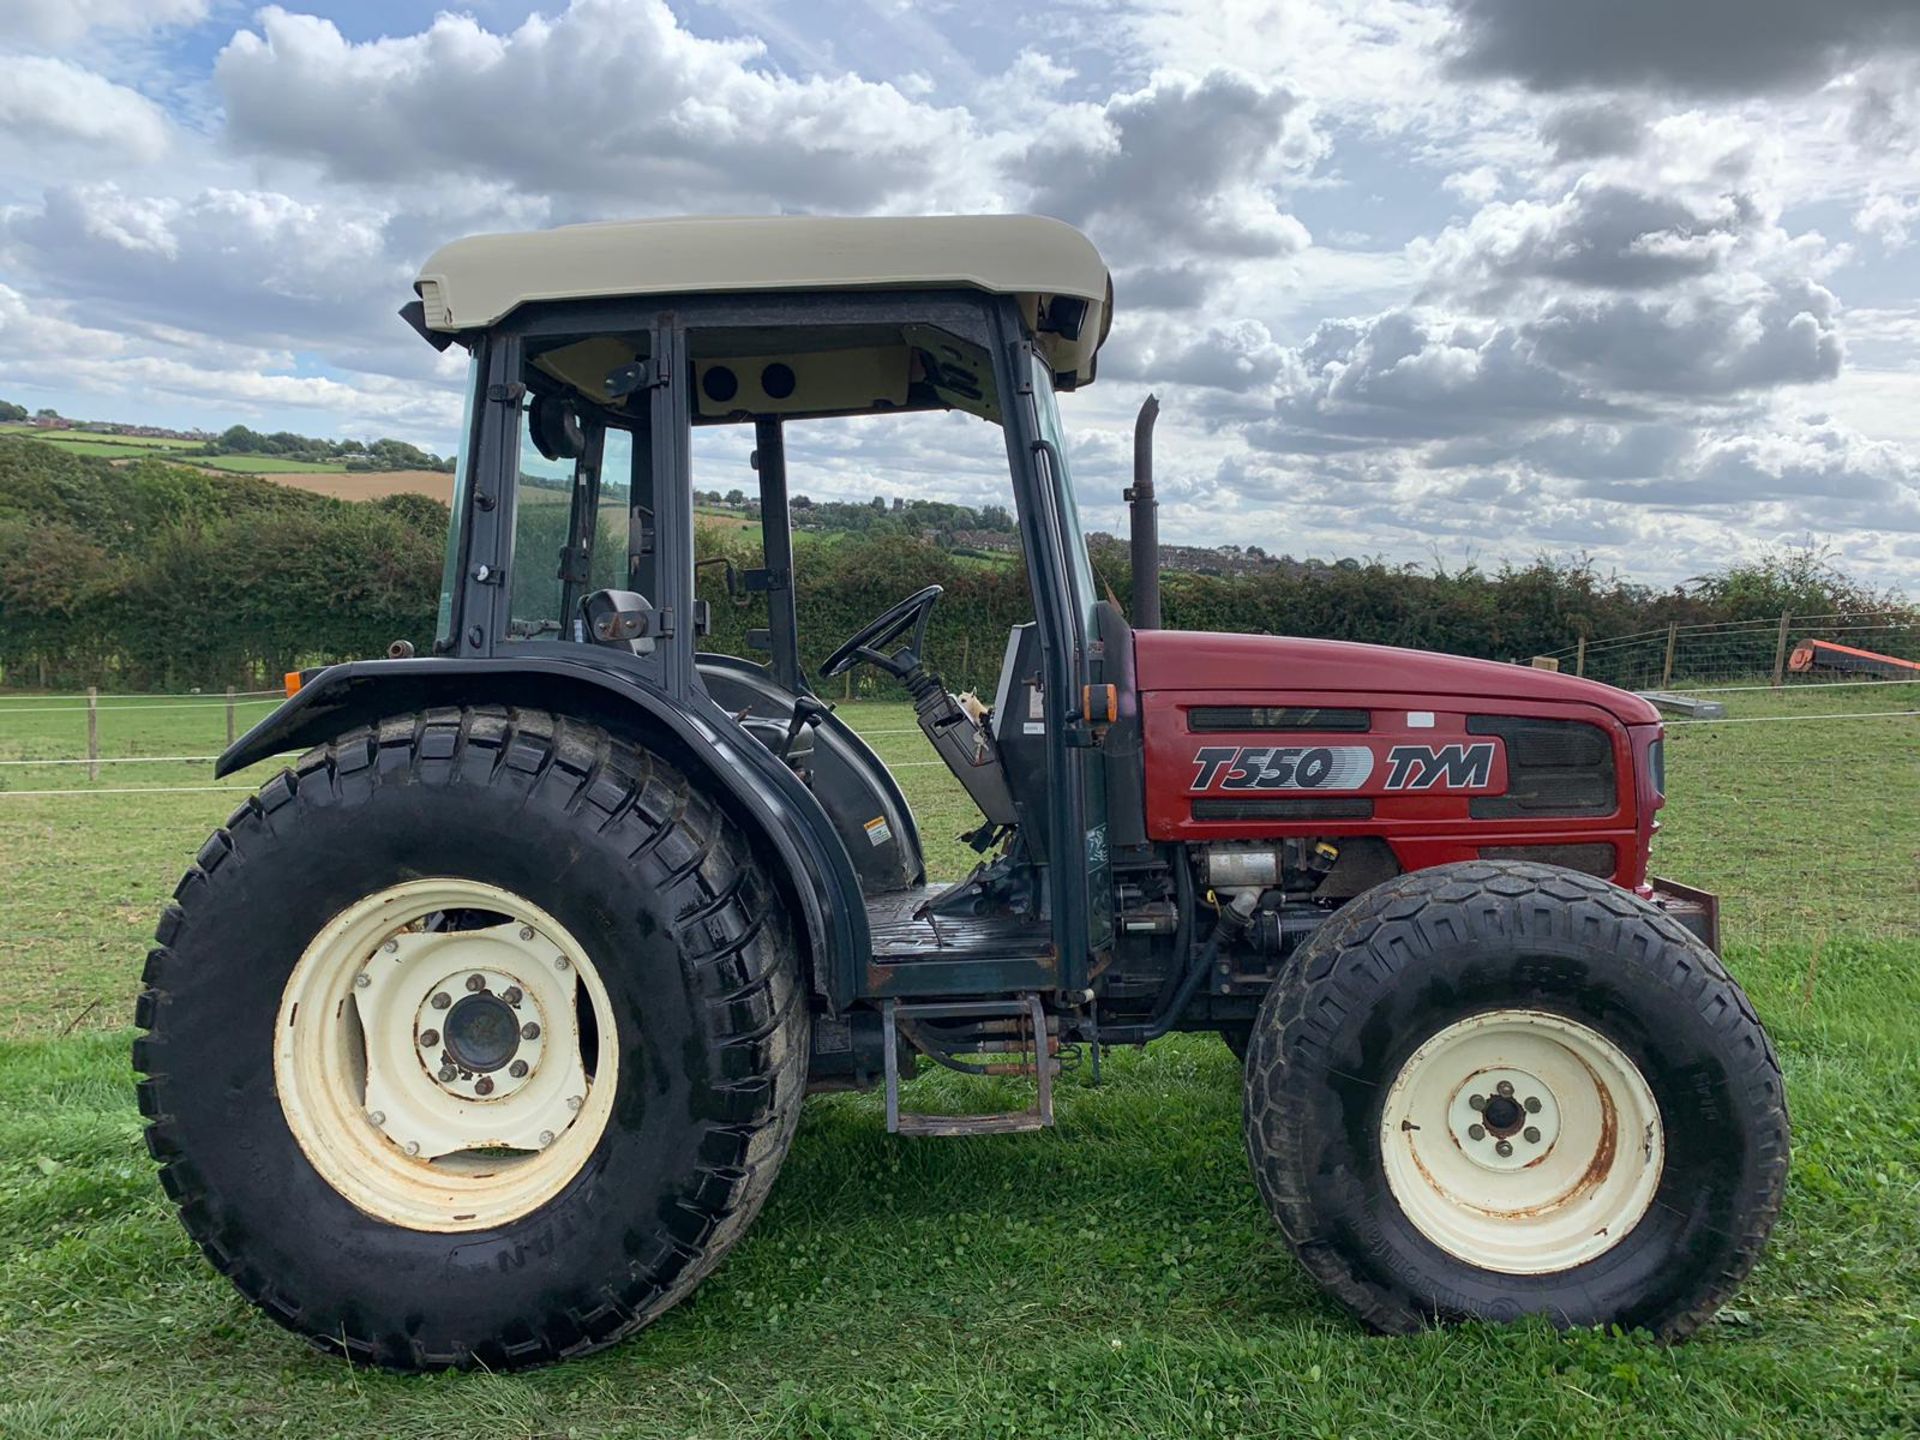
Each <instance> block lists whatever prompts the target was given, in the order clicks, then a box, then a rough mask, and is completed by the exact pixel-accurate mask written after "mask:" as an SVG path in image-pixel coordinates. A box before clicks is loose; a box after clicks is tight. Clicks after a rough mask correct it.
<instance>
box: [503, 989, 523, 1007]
mask: <svg viewBox="0 0 1920 1440" xmlns="http://www.w3.org/2000/svg"><path fill="white" fill-rule="evenodd" d="M500 998H501V999H502V1000H504V1001H506V1002H507V1004H509V1005H518V1004H519V1003H520V1002H521V1001H522V1000H524V999H526V998H527V997H526V996H525V995H523V994H521V993H520V987H519V986H518V985H509V986H508V987H507V988H506V989H504V990H502V991H501V992H500Z"/></svg>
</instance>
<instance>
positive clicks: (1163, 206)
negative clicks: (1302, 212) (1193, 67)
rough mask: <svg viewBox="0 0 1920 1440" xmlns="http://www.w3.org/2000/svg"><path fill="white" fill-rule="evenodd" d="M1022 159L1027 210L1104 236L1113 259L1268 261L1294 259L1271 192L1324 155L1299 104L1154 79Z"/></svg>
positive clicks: (1291, 235)
mask: <svg viewBox="0 0 1920 1440" xmlns="http://www.w3.org/2000/svg"><path fill="white" fill-rule="evenodd" d="M1074 119H1076V120H1077V121H1078V122H1079V123H1078V124H1075V125H1071V126H1062V127H1056V128H1055V129H1053V130H1052V131H1051V133H1049V134H1047V135H1046V136H1045V138H1043V139H1040V140H1037V141H1035V142H1034V143H1033V144H1032V146H1031V147H1030V148H1028V149H1027V151H1026V153H1025V154H1024V155H1023V156H1022V157H1021V158H1020V160H1019V162H1018V165H1017V167H1016V170H1017V173H1018V174H1019V175H1020V176H1021V177H1022V178H1023V179H1024V181H1025V183H1026V185H1027V186H1028V187H1030V189H1031V194H1032V200H1033V203H1034V204H1035V206H1036V208H1038V209H1041V210H1043V211H1045V212H1046V213H1048V214H1052V215H1058V216H1059V217H1060V218H1062V219H1064V220H1069V221H1072V222H1073V223H1074V224H1077V225H1082V226H1085V227H1088V228H1089V229H1093V230H1096V231H1099V232H1101V233H1102V235H1103V236H1104V237H1105V238H1106V243H1107V244H1108V245H1109V246H1111V247H1114V248H1116V249H1117V250H1118V253H1119V255H1120V257H1121V258H1122V259H1123V260H1132V261H1133V262H1135V263H1147V262H1149V261H1151V262H1155V263H1158V262H1161V261H1163V260H1164V257H1165V254H1166V252H1167V251H1169V250H1171V251H1174V252H1177V253H1180V254H1184V255H1188V256H1193V255H1207V256H1219V257H1232V258H1240V259H1249V258H1272V257H1277V256H1283V255H1289V254H1292V253H1294V252H1296V251H1299V250H1301V249H1304V248H1305V247H1306V245H1307V244H1308V243H1309V240H1310V237H1309V236H1308V234H1307V231H1306V227H1305V226H1303V225H1302V224H1301V223H1300V222H1299V221H1298V220H1297V219H1295V218H1294V217H1293V216H1292V215H1289V214H1288V213H1286V211H1285V209H1284V208H1283V207H1282V205H1281V203H1280V197H1279V192H1280V190H1281V188H1282V187H1283V186H1284V185H1285V183H1286V181H1287V180H1288V179H1289V178H1293V177H1298V176H1300V175H1303V174H1304V173H1305V172H1307V171H1308V170H1310V169H1311V168H1312V167H1313V165H1314V164H1316V163H1317V162H1318V160H1319V159H1320V158H1321V155H1322V154H1323V152H1324V143H1325V142H1324V140H1323V139H1322V137H1321V136H1319V135H1318V134H1317V132H1315V130H1314V129H1313V127H1312V125H1311V123H1310V122H1309V120H1308V118H1307V117H1306V115H1305V113H1304V112H1303V111H1302V109H1301V107H1300V104H1299V101H1298V99H1297V98H1296V97H1295V96H1294V95H1293V94H1291V93H1290V92H1289V91H1287V90H1286V89H1284V88H1282V87H1279V86H1273V85H1266V84H1263V83H1261V82H1260V81H1258V80H1254V79H1252V78H1250V77H1248V76H1246V75H1242V74H1237V73H1234V72H1230V71H1226V70H1212V71H1209V72H1208V73H1207V74H1205V75H1204V76H1201V77H1200V78H1198V79H1195V78H1193V77H1190V76H1186V75H1181V74H1174V73H1169V74H1162V75H1158V76H1156V77H1155V78H1154V79H1153V80H1152V81H1151V82H1149V83H1148V84H1147V85H1146V86H1145V87H1143V88H1141V89H1139V90H1136V91H1133V92H1131V93H1128V94H1123V95H1115V96H1114V97H1113V98H1111V99H1110V100H1108V101H1107V102H1106V104H1105V105H1103V106H1101V107H1099V108H1098V110H1097V111H1090V110H1087V109H1085V108H1084V107H1083V108H1081V109H1080V110H1079V111H1078V112H1077V113H1076V114H1075V116H1074Z"/></svg>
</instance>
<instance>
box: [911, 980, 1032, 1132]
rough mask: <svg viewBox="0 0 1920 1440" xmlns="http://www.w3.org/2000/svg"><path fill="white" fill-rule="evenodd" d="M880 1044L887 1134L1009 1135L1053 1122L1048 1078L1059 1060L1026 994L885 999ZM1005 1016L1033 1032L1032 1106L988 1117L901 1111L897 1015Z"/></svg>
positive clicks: (926, 1017)
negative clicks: (988, 997)
mask: <svg viewBox="0 0 1920 1440" xmlns="http://www.w3.org/2000/svg"><path fill="white" fill-rule="evenodd" d="M883 1012H884V1015H885V1023H884V1024H883V1025H882V1027H881V1028H882V1031H883V1038H882V1043H883V1045H884V1047H885V1054H886V1067H887V1133H888V1134H889V1135H1009V1134H1015V1133H1018V1132H1020V1131H1024V1130H1044V1129H1046V1128H1047V1127H1048V1126H1049V1125H1051V1124H1053V1076H1054V1072H1055V1071H1056V1070H1057V1069H1058V1068H1059V1062H1058V1061H1057V1060H1056V1059H1054V1057H1053V1056H1052V1055H1050V1054H1048V1044H1047V1012H1046V1011H1045V1009H1043V1008H1042V1007H1041V1004H1040V997H1039V996H1038V995H1036V994H1033V993H1031V992H1029V993H1027V994H1023V995H1020V996H1018V997H1017V998H1015V999H1012V1000H929V1001H907V1000H888V1001H886V1002H885V1004H884V1006H883ZM996 1016H1004V1017H1007V1018H1011V1019H1016V1020H1025V1021H1026V1022H1027V1024H1028V1026H1029V1033H1030V1034H1031V1035H1032V1036H1033V1058H1034V1063H1033V1065H1032V1067H1031V1070H1032V1073H1033V1076H1034V1080H1035V1084H1036V1088H1037V1090H1038V1092H1039V1093H1038V1094H1037V1095H1036V1096H1035V1097H1034V1103H1033V1108H1032V1109H1031V1110H1013V1111H1004V1112H1001V1113H999V1114H993V1115H914V1114H905V1115H903V1114H901V1113H900V1054H899V1045H900V1026H899V1022H900V1021H901V1020H902V1019H908V1020H911V1019H915V1018H918V1019H922V1020H962V1019H965V1020H986V1019H992V1018H994V1017H996Z"/></svg>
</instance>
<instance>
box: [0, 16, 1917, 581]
mask: <svg viewBox="0 0 1920 1440" xmlns="http://www.w3.org/2000/svg"><path fill="white" fill-rule="evenodd" d="M0 77H4V80H3V81H0V397H3V398H6V399H9V400H13V401H16V402H18V403H22V404H26V405H28V406H30V407H32V408H38V407H40V406H42V405H51V406H54V407H56V408H58V409H60V410H61V411H62V412H63V413H67V414H71V415H76V416H82V417H88V418H112V419H126V420H141V421H150V422H156V423H164V424H174V425H183V426H189V425H198V426H206V427H212V428H218V427H224V426H225V425H228V424H232V423H235V422H241V423H246V424H249V425H252V426H254V427H255V428H287V429H293V430H298V431H302V432H304V433H308V434H320V435H329V436H355V435H357V436H371V435H378V434H386V435H394V436H396V437H399V438H403V439H408V440H412V441H414V442H415V443H418V444H421V445H423V446H426V447H428V448H430V449H434V450H438V451H440V452H442V453H448V452H450V451H451V450H452V449H453V448H454V443H455V436H456V432H457V430H458V421H459V414H460V398H459V386H460V380H461V376H462V362H461V357H460V354H459V352H458V351H457V350H455V351H454V352H452V353H451V354H449V355H445V356H440V355H436V354H435V353H434V352H433V351H432V350H431V349H430V348H429V347H428V346H426V345H425V344H423V343H422V342H421V341H420V340H419V339H418V338H417V337H416V336H414V335H413V334H412V332H411V331H409V330H408V329H407V328H406V327H405V326H404V324H402V323H401V322H400V321H399V320H398V319H397V318H396V317H395V312H396V310H397V309H398V307H399V306H400V305H401V304H403V303H404V302H405V301H407V300H408V299H410V298H412V291H411V281H412V278H413V276H414V274H415V273H416V271H417V268H418V266H419V264H420V262H421V261H422V260H423V259H424V258H425V257H426V256H427V255H428V254H430V253H431V251H432V250H433V249H434V248H435V247H436V246H437V245H438V244H440V243H441V242H443V241H445V240H448V239H452V238H455V237H457V236H460V235H464V234H470V233H475V232H480V231H488V230H503V229H511V230H519V229H533V228H540V227H544V226H549V225H557V224H565V223H571V222H577V221H583V220H604V219H614V218H621V217H628V216H642V215H660V214H778V213H823V214H847V215H852V214H868V213H874V214H917V213H977V212H998V211H1030V212H1037V213H1042V214H1048V215H1054V216H1058V217H1060V218H1062V219H1065V220H1068V221H1070V222H1072V223H1074V224H1076V225H1078V226H1080V227H1081V228H1082V229H1083V230H1085V231H1086V233H1087V234H1088V235H1089V236H1091V237H1092V239H1093V240H1094V242H1095V243H1096V244H1097V245H1098V246H1099V247H1100V249H1101V251H1102V253H1103V254H1104V255H1105V256H1106V257H1107V260H1108V263H1109V264H1110V266H1111V267H1112V269H1113V273H1114V283H1115V292H1116V316H1115V321H1114V329H1113V335H1112V338H1111V340H1110V341H1109V343H1108V345H1107V348H1106V350H1105V351H1104V352H1103V355H1102V359H1101V369H1100V379H1099V381H1098V383H1096V384H1095V385H1093V386H1091V387H1089V388H1087V389H1085V390H1083V391H1081V392H1079V393H1077V394H1075V395H1072V396H1069V397H1066V399H1065V402H1064V404H1063V407H1062V408H1063V411H1064V413H1065V417H1066V423H1067V425H1068V427H1069V429H1070V431H1071V433H1072V436H1073V440H1072V447H1071V452H1070V458H1071V464H1072V466H1073V469H1074V471H1075V476H1076V483H1077V485H1078V488H1079V490H1080V493H1081V508H1082V514H1083V518H1084V520H1085V523H1086V524H1087V525H1088V526H1089V527H1090V528H1106V529H1111V530H1115V531H1121V530H1123V529H1124V518H1123V515H1122V512H1121V509H1120V506H1119V504H1118V500H1119V492H1120V490H1121V488H1122V487H1123V486H1124V484H1125V483H1126V469H1127V466H1128V462H1129V456H1130V453H1131V425H1132V417H1133V412H1134V410H1135V409H1136V407H1137V406H1138V405H1139V403H1140V401H1141V400H1142V399H1143V398H1144V396H1145V395H1146V393H1147V392H1148V390H1149V389H1152V390H1154V391H1155V392H1157V393H1158V395H1159V397H1160V401H1161V405H1162V416H1161V420H1160V424H1159V431H1158V447H1157V477H1158V481H1159V486H1160V490H1161V493H1162V500H1163V504H1162V526H1163V534H1164V536H1165V538H1167V539H1169V540H1174V541H1181V542H1186V543H1196V544H1217V543H1236V544H1258V545H1261V546H1263V547H1265V548H1266V549H1268V550H1270V551H1272V552H1275V553H1281V552H1285V553H1291V554H1294V555H1297V556H1307V555H1317V556H1322V557H1331V556H1338V555H1375V556H1381V557H1384V558H1386V559H1389V560H1393V561H1400V562H1424V563H1427V564H1441V565H1446V566H1449V567H1457V566H1459V565H1462V564H1466V563H1479V564H1482V565H1491V564H1497V563H1499V562H1500V561H1502V560H1512V561H1516V562H1525V561H1527V560H1530V559H1532V558H1534V557H1536V556H1539V555H1552V556H1559V557H1571V556H1579V555H1586V556H1591V557H1592V558H1593V559H1594V560H1596V561H1597V562H1598V563H1599V564H1600V565H1601V566H1602V568H1608V569H1618V570H1620V571H1621V572H1623V573H1626V574H1628V575H1630V576H1632V577H1634V578H1636V579H1642V580H1646V581H1650V582H1654V583H1660V584H1666V583H1672V582H1677V581H1684V580H1686V579H1688V578H1690V577H1694V576H1698V575H1700V574H1703V573H1705V572H1708V571H1711V570H1714V569H1717V568H1720V567H1722V566H1724V565H1725V564H1727V563H1729V562H1732V561H1736V560H1739V559H1742V558H1748V557H1751V556H1753V555H1757V554H1760V553H1763V552H1765V551H1766V550H1768V549H1769V548H1771V547H1776V546H1779V545H1781V544H1785V543H1795V542H1803V541H1806V540H1808V539H1811V540H1813V541H1814V542H1816V543H1820V544H1825V545H1826V546H1828V547H1830V549H1831V551H1832V553H1833V555H1834V558H1835V559H1836V560H1837V561H1838V562H1839V563H1840V564H1841V565H1842V566H1843V567H1844V568H1846V569H1847V570H1849V571H1850V572H1851V573H1853V574H1855V575H1856V576H1858V577H1860V578H1863V579H1866V580H1868V581H1871V582H1873V583H1876V584H1880V585H1888V586H1895V587H1899V588H1902V589H1905V590H1906V591H1907V592H1908V593H1910V594H1911V593H1914V592H1916V591H1920V583H1916V581H1920V5H1916V4H1915V3H1914V0H1821V3H1819V4H1810V3H1806V0H1687V3H1679V4H1677V3H1675V0H1554V3H1552V4H1543V3H1539V0H1098V3H1095V0H1066V3H1055V4H1050V5H1048V4H1042V5H1035V4H1032V3H1030V0H1028V3H1019V4H1013V3H1006V0H968V3H965V4H961V3H953V0H808V3H806V4H791V3H789V4H782V3H778V0H672V3H668V0H572V3H570V4H562V3H558V0H554V3H549V4H545V5H537V6H529V5H528V4H526V3H524V0H519V3H510V0H476V3H473V4H470V5H467V6H465V7H462V8H448V9H436V8H435V7H433V6H432V5H426V4H415V3H411V0H344V3H331V4H320V3H310V4H308V5H304V6H303V5H300V4H298V3H294V4H290V5H287V6H284V7H283V6H268V7H266V8H256V7H254V6H252V5H248V4H230V3H227V0H0ZM969 427H970V428H969ZM980 428H981V427H980V422H977V421H974V420H972V419H971V418H970V417H958V416H956V417H938V418H936V417H924V416H922V417H911V418H897V419H889V420H884V421H864V422H855V423H852V424H850V425H840V426H836V427H832V428H828V427H825V426H824V425H809V426H796V427H795V431H796V435H795V439H794V443H793V449H792V459H793V466H794V472H795V474H794V486H795V488H796V489H797V490H802V491H805V492H807V493H811V494H813V495H815V496H817V497H826V496H832V497H836V498H865V497H867V496H871V495H872V494H874V493H876V492H878V493H883V494H888V495H893V494H924V495H931V496H938V497H940V498H950V499H960V500H972V501H976V502H977V501H989V500H992V501H1004V500H1005V499H1006V498H1007V481H1006V477H1005V473H1004V459H1003V457H1002V456H1000V455H999V453H998V451H997V449H996V445H997V442H995V441H994V440H993V438H992V437H991V436H987V437H983V436H982V435H980V434H979V433H978V432H979V430H980ZM800 431H805V432H806V433H805V434H799V433H798V432H800ZM729 447H732V448H729ZM739 449H740V446H739V444H738V443H737V440H736V439H735V438H722V439H718V440H713V441H710V442H707V453H706V454H705V455H704V456H703V457H701V458H700V459H699V463H700V464H701V465H702V466H703V468H704V473H705V474H708V475H710V476H711V477H712V483H713V484H714V485H715V486H717V487H718V488H721V489H730V488H732V487H733V485H735V484H739V483H742V481H743V480H744V479H745V478H746V477H745V475H744V473H741V472H739V471H738V465H737V462H738V461H739V460H740V455H739V454H737V453H735V452H736V451H738V450H739Z"/></svg>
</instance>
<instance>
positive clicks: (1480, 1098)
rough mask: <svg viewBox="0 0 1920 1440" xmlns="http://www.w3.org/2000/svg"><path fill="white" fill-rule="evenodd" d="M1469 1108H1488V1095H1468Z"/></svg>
mask: <svg viewBox="0 0 1920 1440" xmlns="http://www.w3.org/2000/svg"><path fill="white" fill-rule="evenodd" d="M1467 1108H1468V1109H1469V1110H1484V1109H1486V1108H1487V1097H1486V1096H1484V1095H1469V1096H1468V1097H1467Z"/></svg>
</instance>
